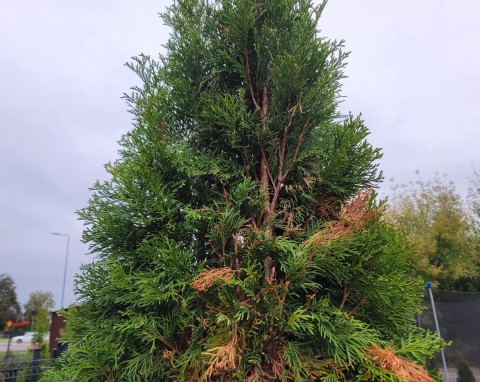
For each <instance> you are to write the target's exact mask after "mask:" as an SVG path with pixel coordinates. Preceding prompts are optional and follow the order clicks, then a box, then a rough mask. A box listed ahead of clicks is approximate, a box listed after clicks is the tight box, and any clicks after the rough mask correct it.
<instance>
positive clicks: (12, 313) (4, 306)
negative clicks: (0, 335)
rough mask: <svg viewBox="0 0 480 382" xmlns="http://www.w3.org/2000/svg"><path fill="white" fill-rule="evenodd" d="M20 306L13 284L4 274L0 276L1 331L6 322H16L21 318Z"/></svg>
mask: <svg viewBox="0 0 480 382" xmlns="http://www.w3.org/2000/svg"><path fill="white" fill-rule="evenodd" d="M21 313H22V312H21V309H20V305H19V304H18V301H17V293H16V292H15V283H14V282H13V280H12V278H11V277H10V276H8V275H6V274H2V275H0V328H1V330H3V329H4V328H5V324H6V322H7V321H8V320H12V321H14V322H15V321H18V320H19V319H20V316H21Z"/></svg>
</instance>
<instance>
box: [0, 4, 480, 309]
mask: <svg viewBox="0 0 480 382" xmlns="http://www.w3.org/2000/svg"><path fill="white" fill-rule="evenodd" d="M167 4H169V2H166V1H153V0H135V1H134V0H130V1H126V0H104V1H95V0H83V1H64V0H42V1H38V0H23V1H19V0H0V90H1V93H0V132H1V135H0V182H1V183H0V187H1V188H0V190H1V194H0V196H1V197H0V218H1V221H0V273H6V274H8V275H10V276H11V277H12V278H13V279H14V281H15V283H16V287H17V294H18V297H19V301H20V303H21V304H24V303H25V302H26V301H27V299H28V295H29V293H30V292H32V291H37V290H48V291H51V292H53V293H54V296H55V300H56V302H57V306H58V305H59V304H60V298H61V292H62V282H63V269H64V265H65V254H66V238H65V237H60V236H54V235H51V232H61V233H65V234H69V235H70V236H71V241H70V250H69V263H68V269H67V283H66V292H65V302H66V303H71V302H74V301H75V297H74V294H73V277H74V274H75V273H77V272H78V269H79V266H80V264H81V263H84V262H89V261H91V257H90V256H86V255H85V254H86V253H87V252H88V248H87V247H86V246H85V245H83V244H81V243H80V238H81V233H82V223H81V222H79V221H77V219H76V215H75V211H76V210H77V209H79V208H82V207H84V206H85V205H86V203H87V200H88V197H89V191H88V188H89V187H90V186H91V185H92V184H93V183H94V181H95V180H97V179H105V177H106V175H105V171H104V169H103V164H105V163H106V162H108V161H111V160H114V159H115V158H116V157H117V149H118V145H117V141H118V140H119V138H120V137H121V135H122V134H123V133H125V132H126V131H128V130H129V129H130V127H131V123H130V121H131V119H130V115H129V114H128V113H127V111H126V110H127V108H126V105H125V104H124V102H123V100H121V98H120V97H121V95H122V93H123V92H125V91H128V89H129V87H130V86H132V85H134V84H136V82H137V80H136V78H135V76H134V75H133V73H131V72H130V71H129V70H128V69H127V68H126V67H125V66H124V63H125V62H126V61H128V60H129V58H130V57H131V56H134V55H137V54H139V53H141V52H143V53H145V54H149V55H152V56H157V55H158V53H159V52H160V50H161V49H162V48H161V45H162V44H163V43H165V41H166V39H167V37H168V30H167V29H166V28H165V27H164V26H163V25H162V22H161V20H160V19H159V18H158V16H157V12H161V11H163V9H164V7H165V5H167ZM478 20H480V2H479V1H478V0H456V1H446V0H423V1H422V0H406V1H402V2H400V1H397V2H393V1H392V2H390V1H385V0H363V1H358V0H330V3H329V4H328V5H327V7H326V10H325V12H324V17H323V18H322V20H321V24H320V29H322V31H323V35H325V36H327V37H329V38H333V39H344V40H345V45H346V50H349V51H351V52H352V53H351V56H350V58H349V59H348V62H349V65H348V66H347V69H346V74H347V75H348V76H349V78H348V79H346V80H345V81H344V88H343V94H344V95H345V96H347V98H346V99H345V102H344V103H343V105H342V110H343V111H345V112H348V111H352V112H353V113H354V114H358V113H360V112H362V113H363V117H364V119H365V121H366V123H367V125H368V126H369V128H370V129H371V132H372V134H371V137H370V141H371V142H372V143H373V144H374V145H376V146H380V147H382V148H383V153H384V158H383V160H382V162H381V168H382V169H383V171H384V174H385V179H386V181H385V184H384V186H383V189H382V190H383V191H382V193H384V194H387V193H388V190H389V187H390V186H391V184H392V182H390V181H389V180H390V179H391V178H394V182H395V183H404V182H408V181H410V180H415V179H416V175H415V170H417V169H418V170H420V174H421V176H422V177H423V178H424V179H427V178H430V177H432V176H433V175H434V173H435V172H436V171H438V172H440V173H448V175H449V177H450V179H452V180H453V181H454V182H455V184H456V186H457V189H458V191H459V192H460V193H461V194H462V195H465V194H466V190H467V188H468V179H467V178H468V177H469V176H471V175H472V173H473V168H474V167H473V166H474V164H475V163H476V164H477V165H478V162H479V160H480V158H479V150H478V144H479V142H480V106H479V100H480V23H479V22H478Z"/></svg>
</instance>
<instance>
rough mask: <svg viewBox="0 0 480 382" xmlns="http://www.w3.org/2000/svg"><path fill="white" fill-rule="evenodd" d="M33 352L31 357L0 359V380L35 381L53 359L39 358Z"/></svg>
mask: <svg viewBox="0 0 480 382" xmlns="http://www.w3.org/2000/svg"><path fill="white" fill-rule="evenodd" d="M39 356H40V352H39V351H38V352H36V351H35V350H34V352H33V359H4V360H0V382H37V381H38V380H39V378H40V376H41V374H42V371H43V370H44V369H45V368H46V367H49V366H51V365H52V363H53V359H51V358H46V359H41V358H40V357H39Z"/></svg>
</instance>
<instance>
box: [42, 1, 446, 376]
mask: <svg viewBox="0 0 480 382" xmlns="http://www.w3.org/2000/svg"><path fill="white" fill-rule="evenodd" d="M322 9H323V5H321V6H319V7H316V6H314V5H313V4H312V3H311V2H309V1H307V0H263V1H253V0H235V1H210V2H208V3H207V2H202V1H199V0H182V1H178V2H176V3H175V5H173V6H172V7H170V8H169V9H168V10H167V12H166V13H165V14H164V15H163V19H164V21H165V22H166V23H167V24H168V25H169V26H170V27H171V28H172V32H171V38H170V40H169V41H168V43H167V45H166V51H167V53H166V55H165V56H164V57H161V58H160V60H159V61H158V62H156V61H153V60H151V59H150V58H148V57H144V56H140V57H139V58H137V59H135V61H134V62H133V63H132V64H131V65H130V67H131V68H132V69H133V70H134V71H135V72H136V73H137V74H138V75H139V77H140V79H141V80H142V82H143V85H142V86H139V87H136V88H134V89H133V93H132V94H131V95H128V96H126V99H127V101H128V103H129V105H130V106H131V112H132V113H133V115H134V128H133V130H132V131H131V132H130V133H128V134H126V135H125V136H124V137H123V139H122V140H121V150H120V159H119V160H118V161H116V162H115V163H113V164H109V165H108V166H107V167H106V168H107V171H108V173H109V174H110V175H111V180H110V181H108V182H104V183H97V184H96V185H95V186H94V187H93V195H92V198H91V200H90V202H89V204H88V206H87V207H86V208H85V209H83V210H81V211H80V217H81V218H82V219H83V220H84V221H85V224H86V227H85V231H84V240H85V241H86V242H87V243H90V246H91V250H92V252H94V253H96V254H97V260H96V261H95V262H94V263H92V264H89V265H87V266H85V267H84V268H83V272H82V274H81V275H80V276H79V277H78V279H77V289H78V294H79V296H80V297H81V301H80V303H79V304H78V306H77V307H76V308H73V307H72V308H70V310H69V312H68V314H67V317H68V326H69V330H68V332H67V333H66V335H65V339H66V340H67V341H68V346H69V349H68V351H67V353H66V354H65V356H64V364H63V365H62V364H60V366H59V368H58V369H57V370H54V371H50V372H49V373H47V374H46V375H45V377H44V379H43V380H44V381H249V382H254V381H259V382H260V381H296V382H300V381H338V380H340V381H342V380H349V381H351V380H371V381H374V380H378V381H387V380H391V381H396V380H412V381H413V380H414V381H429V380H431V379H430V377H428V375H427V374H426V372H425V371H424V370H423V368H422V365H423V363H424V362H425V361H426V359H428V358H429V357H430V356H432V353H433V352H435V351H436V350H438V348H439V347H440V346H441V343H440V341H439V340H438V339H437V338H436V337H435V336H433V335H431V334H428V333H424V332H422V331H421V330H420V329H417V328H416V327H415V321H414V316H415V314H416V313H417V312H418V311H419V310H420V309H421V308H420V300H421V297H422V285H421V283H420V282H419V281H418V280H416V279H413V278H411V277H409V265H408V263H407V261H406V260H405V259H406V257H405V255H404V254H405V252H406V251H407V250H408V246H407V245H406V244H405V242H404V241H403V239H402V238H401V237H400V236H399V235H397V233H396V232H395V231H394V230H393V229H392V228H391V227H389V226H387V225H386V224H384V223H383V222H382V207H381V205H379V204H378V203H376V202H375V198H374V195H373V193H372V192H371V191H369V190H370V189H371V188H372V187H374V186H375V185H376V184H377V182H378V181H379V179H380V174H379V172H378V170H377V164H376V161H377V160H378V159H379V158H380V152H379V150H378V149H376V148H373V147H372V146H371V145H370V144H369V143H368V142H367V141H366V137H367V135H368V133H369V132H368V129H367V128H366V127H365V125H364V123H363V121H362V120H361V119H360V118H357V117H353V116H347V117H342V116H341V115H340V113H339V112H338V110H337V106H338V102H339V97H340V94H339V90H340V80H341V79H342V77H343V67H344V60H345V58H346V54H345V53H344V52H343V51H342V49H341V47H342V44H341V43H339V42H336V41H329V40H326V39H323V38H321V37H319V36H318V31H317V23H318V21H319V17H320V14H321V12H322Z"/></svg>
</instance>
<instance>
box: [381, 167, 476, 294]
mask: <svg viewBox="0 0 480 382" xmlns="http://www.w3.org/2000/svg"><path fill="white" fill-rule="evenodd" d="M388 218H389V219H390V220H391V221H392V222H393V224H394V225H395V226H397V227H398V228H400V229H401V230H402V231H403V232H404V233H405V234H406V236H407V237H408V238H409V240H410V242H411V243H412V245H413V251H412V252H411V254H410V255H411V260H412V264H413V265H414V267H415V269H416V271H417V272H418V273H419V274H420V275H421V276H422V277H424V278H425V279H426V280H429V281H432V282H434V284H436V285H437V287H440V288H443V289H464V288H462V284H464V283H465V281H466V280H469V279H475V278H476V277H477V276H478V261H479V256H478V252H477V242H478V240H477V238H476V235H475V231H474V226H473V221H472V219H471V217H470V215H469V213H468V211H467V209H466V207H465V205H464V204H463V202H462V200H461V198H460V196H459V195H458V194H457V193H456V191H455V187H454V185H453V183H445V182H443V181H442V180H441V179H440V178H439V177H438V176H437V177H435V178H434V179H433V180H427V181H423V180H418V181H417V182H415V183H412V184H410V185H402V186H397V187H396V188H395V193H394V195H393V197H392V198H391V200H390V208H389V214H388Z"/></svg>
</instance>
